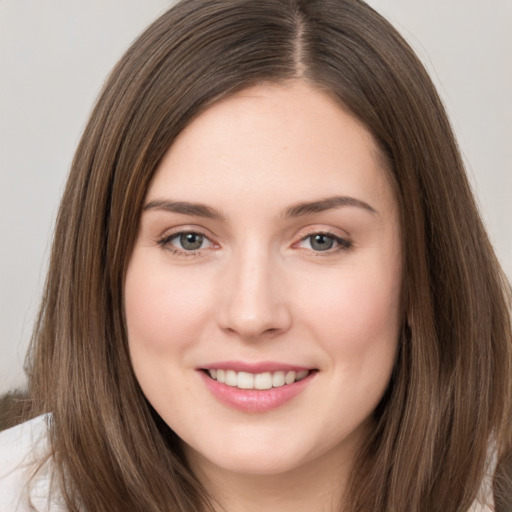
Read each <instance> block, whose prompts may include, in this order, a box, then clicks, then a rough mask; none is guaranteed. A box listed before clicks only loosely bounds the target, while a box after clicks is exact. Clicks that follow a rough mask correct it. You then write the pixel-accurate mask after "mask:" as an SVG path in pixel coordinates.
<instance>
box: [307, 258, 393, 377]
mask: <svg viewBox="0 0 512 512" xmlns="http://www.w3.org/2000/svg"><path fill="white" fill-rule="evenodd" d="M400 282H401V281H400V269H399V267H398V266H396V267H395V268H391V269H390V270H389V272H383V271H382V269H381V268H380V267H379V266H375V269H374V270H372V266H370V265H366V266H364V267H363V266H362V267H361V268H356V267H351V268H347V269H345V270H343V271H340V272H339V273H338V274H337V275H335V276H331V279H330V282H329V286H328V288H327V289H324V290H319V289H318V288H317V291H316V292H315V293H306V292H304V293H303V294H301V298H300V299H298V304H301V306H300V307H301V311H302V313H301V317H302V318H303V319H305V320H304V321H306V322H307V323H308V328H309V329H310V330H311V331H314V333H315V337H316V339H317V340H318V342H319V343H320V344H321V345H322V346H323V347H324V349H325V350H326V352H327V353H329V354H330V355H331V357H332V359H333V364H336V365H337V366H340V365H342V366H343V367H345V369H346V370H347V373H346V374H347V375H348V374H351V375H352V374H354V373H356V371H358V369H359V370H361V371H362V370H363V369H368V368H369V367H376V368H377V367H378V368H382V370H383V371H388V367H390V366H391V367H392V364H393V361H394V357H395V351H396V347H397V341H398V337H399V333H400V326H401V309H400V304H401V302H400ZM311 284H312V285H313V283H311ZM309 289H310V290H311V289H312V288H311V287H309ZM313 289H314V288H313Z"/></svg>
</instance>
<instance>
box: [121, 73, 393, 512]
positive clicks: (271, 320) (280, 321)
mask: <svg viewBox="0 0 512 512" xmlns="http://www.w3.org/2000/svg"><path fill="white" fill-rule="evenodd" d="M381 162H382V160H381V159H380V158H379V153H378V150H377V148H376V145H375V143H374V141H373V139H372V137H371V135H370V134H369V132H368V131H367V130H366V129H365V128H364V127H363V126H362V125H361V123H359V122H358V121H357V119H355V118H354V117H353V116H352V115H350V114H348V113H347V112H346V111H344V110H343V109H342V108H341V107H340V105H339V104H338V103H336V102H335V101H334V100H333V99H332V98H331V97H329V96H328V95H327V94H325V93H323V92H320V91H318V90H316V89H314V88H312V87H311V86H310V85H307V84H305V83H303V82H291V83H287V84H285V85H258V86H255V87H252V88H250V89H247V90H244V91H242V92H240V93H237V94H236V95H234V96H231V97H228V98H226V99H224V100H222V101H220V102H218V103H216V104H214V105H213V106H211V107H210V108H209V109H208V110H207V111H205V112H204V113H202V114H201V115H200V116H199V117H197V118H196V119H195V120H194V121H193V122H192V123H191V124H190V125H189V126H188V127H187V128H186V129H185V130H184V131H183V132H182V133H181V134H180V136H179V137H178V138H177V140H176V141H175V143H174V144H173V145H172V147H171V148H170V149H169V150H168V152H167V154H166V156H165V157H164V159H163V160H162V162H161V164H160V166H159V168H158V169H157V172H156V174H155V177H154V179H153V181H152V183H151V185H150V188H149V191H148V194H147V198H146V203H145V204H146V205H149V206H148V207H147V208H146V209H145V210H144V212H143V214H142V218H141V225H140V231H139V233H138V238H137V241H136V245H135V248H134V251H133V254H132V256H131V259H130V262H129V266H128V270H127V277H126V287H125V307H126V317H127V326H128V338H129V348H130V354H131V358H132V362H133V367H134V371H135V374H136V377H137V379H138V381H139V383H140V385H141V388H142V390H143V392H144V393H145V395H146V397H147V398H148V400H149V401H150V402H151V404H152V405H153V407H154V408H155V409H156V411H157V412H158V413H159V414H160V415H161V417H162V418H163V419H164V420H165V421H166V423H167V424H168V425H169V426H170V427H171V428H172V429H173V430H174V431H175V432H176V433H177V434H178V435H179V436H180V438H181V439H182V440H183V444H184V449H185V453H186V456H187V458H188V460H189V462H190V464H191V466H192V468H193V469H194V471H195V472H196V473H197V474H198V476H199V478H200V480H201V481H202V482H203V483H204V485H205V486H206V488H207V489H208V490H209V492H210V494H211V495H212V496H213V497H214V498H215V500H216V502H217V503H218V505H219V510H220V509H221V508H222V507H223V508H222V509H223V510H230V511H233V510H236V511H253V510H266V511H272V510H276V511H277V510H279V511H280V512H283V511H286V510H294V511H295V512H296V511H297V510H299V511H300V510H308V511H311V510H334V509H335V508H336V507H338V506H339V502H340V501H341V502H342V501H343V485H344V482H345V481H346V479H347V476H348V474H349V471H350V469H351V467H352V465H353V462H354V457H355V453H356V451H357V450H358V448H359V447H360V446H361V443H362V441H363V440H364V437H365V435H366V434H367V432H368V429H369V428H370V427H371V415H372V412H373V411H374V409H375V407H376V405H377V404H378V403H379V401H380V399H381V398H382V395H383V393H384V391H385V389H386V387H387V385H388V382H389V379H390V375H391V372H392V368H393V364H394V360H395V355H396V349H397V343H398V338H399V332H400V326H401V318H402V314H401V308H400V289H401V275H402V267H401V250H400V232H399V222H398V209H397V203H396V201H395V198H394V194H393V188H392V186H391V185H390V182H389V179H388V175H387V171H386V170H385V169H384V167H383V165H382V163H381ZM333 196H336V197H339V196H343V197H350V198H353V199H356V200H359V201H361V202H364V203H365V205H366V206H364V205H363V206H361V205H353V204H348V205H346V204H345V205H340V204H336V205H333V204H330V207H329V204H327V205H326V204H324V206H325V207H326V209H324V210H322V211H316V212H304V211H297V208H296V209H295V210H296V211H295V212H294V213H295V214H296V215H290V213H291V212H290V209H291V208H293V207H294V206H296V205H297V203H302V202H314V201H319V200H324V199H325V198H330V197H333ZM165 201H174V202H176V201H179V202H192V203H201V204H203V205H206V206H207V207H208V208H209V210H208V211H210V213H211V211H212V210H214V211H215V215H217V216H213V217H211V216H210V217H209V216H204V215H199V214H198V213H201V212H197V211H189V212H183V211H181V212H176V211H169V210H168V209H166V208H164V207H163V206H162V205H163V202H165ZM345 202H346V201H345ZM349 202H350V201H349ZM352 202H353V201H352ZM203 213H204V212H203ZM298 213H300V215H299V214H298ZM187 232H195V233H199V234H201V235H203V236H204V238H203V239H202V242H201V244H202V245H201V248H200V249H199V250H195V251H190V250H187V248H188V247H189V246H186V247H184V246H183V244H182V243H181V241H182V240H183V239H180V235H177V233H187ZM317 233H323V234H326V235H325V236H328V237H331V238H324V239H323V242H324V245H321V247H323V248H325V247H326V244H327V245H329V244H330V243H331V242H332V247H331V248H330V249H328V250H318V247H319V246H318V245H315V244H314V241H315V239H314V238H311V236H312V235H314V234H317ZM335 239H336V240H338V239H339V240H342V242H336V241H335ZM227 360H229V361H233V360H234V361H244V362H260V361H275V362H279V363H287V364H294V365H300V366H303V367H307V368H310V369H315V373H314V375H313V376H312V378H310V379H309V381H308V383H307V385H306V386H305V387H304V389H303V390H302V392H301V393H299V394H298V395H297V396H295V397H294V398H292V399H291V400H290V401H288V402H286V403H285V404H283V405H281V406H280V407H277V408H274V409H272V410H269V411H264V412H250V411H249V412H248V411H241V410H238V409H236V408H233V407H230V406H228V405H226V404H224V403H222V402H220V401H219V400H218V399H217V398H216V397H215V396H214V395H213V394H212V393H211V392H210V391H209V389H208V388H207V386H206V385H205V383H204V374H203V373H202V372H201V371H200V368H204V367H205V366H207V365H209V364H211V363H214V362H219V361H227ZM338 510H339V508H338Z"/></svg>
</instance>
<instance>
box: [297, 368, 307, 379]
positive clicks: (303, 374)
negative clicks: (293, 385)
mask: <svg viewBox="0 0 512 512" xmlns="http://www.w3.org/2000/svg"><path fill="white" fill-rule="evenodd" d="M308 373H309V372H308V371H307V370H301V371H300V372H297V376H296V377H295V380H302V379H303V378H304V377H307V376H308Z"/></svg>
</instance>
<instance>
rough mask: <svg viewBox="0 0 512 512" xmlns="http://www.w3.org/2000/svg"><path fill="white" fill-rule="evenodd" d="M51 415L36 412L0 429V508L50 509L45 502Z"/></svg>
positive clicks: (16, 510)
mask: <svg viewBox="0 0 512 512" xmlns="http://www.w3.org/2000/svg"><path fill="white" fill-rule="evenodd" d="M50 421H51V416H50V415H48V414H45V415H42V416H38V417H37V418H34V419H32V420H30V421H27V422H25V423H22V424H20V425H17V426H15V427H12V428H10V429H8V430H4V431H3V432H0V454H1V458H0V511H4V510H5V511H10V512H11V511H12V512H24V511H27V510H32V509H31V508H30V506H29V504H30V502H32V505H33V506H34V507H35V509H36V510H38V511H41V512H42V511H44V512H47V511H48V512H49V511H52V512H53V511H54V510H59V509H58V508H56V507H54V506H51V505H50V504H49V500H48V498H49V496H50V486H51V485H50V484H51V467H50V463H49V462H46V463H43V461H44V460H45V458H46V456H47V454H48V450H49V442H48V439H49V437H48V431H49V426H50Z"/></svg>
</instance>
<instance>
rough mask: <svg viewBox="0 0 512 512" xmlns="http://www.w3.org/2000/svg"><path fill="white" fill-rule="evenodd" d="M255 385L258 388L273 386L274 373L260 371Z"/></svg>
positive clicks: (255, 379)
mask: <svg viewBox="0 0 512 512" xmlns="http://www.w3.org/2000/svg"><path fill="white" fill-rule="evenodd" d="M254 387H255V388H256V389H270V388H271V387H272V374H271V373H270V372H265V373H258V374H257V375H256V377H254Z"/></svg>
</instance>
